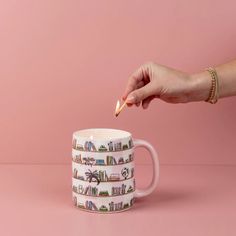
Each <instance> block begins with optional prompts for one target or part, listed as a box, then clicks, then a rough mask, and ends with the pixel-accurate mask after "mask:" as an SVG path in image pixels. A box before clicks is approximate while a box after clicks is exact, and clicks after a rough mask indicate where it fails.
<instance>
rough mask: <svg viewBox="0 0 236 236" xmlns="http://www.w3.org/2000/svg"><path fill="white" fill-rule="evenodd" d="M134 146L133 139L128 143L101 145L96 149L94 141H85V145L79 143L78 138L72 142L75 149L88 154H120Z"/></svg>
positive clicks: (111, 142) (112, 142)
mask: <svg viewBox="0 0 236 236" xmlns="http://www.w3.org/2000/svg"><path fill="white" fill-rule="evenodd" d="M133 146H134V144H133V140H132V139H131V138H130V139H129V140H128V143H122V142H120V141H118V142H115V141H110V142H108V143H106V144H105V143H104V144H101V145H100V146H98V147H96V145H95V144H94V143H93V142H92V140H89V141H85V142H84V144H81V143H79V142H78V140H77V139H76V138H73V140H72V148H73V149H75V150H79V151H86V152H120V151H124V150H128V149H131V148H133Z"/></svg>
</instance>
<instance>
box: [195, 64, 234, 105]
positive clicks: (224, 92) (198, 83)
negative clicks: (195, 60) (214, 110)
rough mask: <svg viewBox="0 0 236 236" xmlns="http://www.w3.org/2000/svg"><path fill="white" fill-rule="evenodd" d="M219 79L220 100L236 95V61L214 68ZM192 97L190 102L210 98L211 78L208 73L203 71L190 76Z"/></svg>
mask: <svg viewBox="0 0 236 236" xmlns="http://www.w3.org/2000/svg"><path fill="white" fill-rule="evenodd" d="M214 68H215V70H216V72H217V74H218V79H219V98H223V97H230V96H235V95H236V60H234V61H231V62H229V63H226V64H223V65H219V66H216V67H214ZM190 78H191V83H192V87H191V93H190V94H191V97H190V101H204V100H206V99H207V98H208V96H209V91H210V88H211V76H210V74H209V72H208V71H203V72H200V73H196V74H193V75H191V76H190Z"/></svg>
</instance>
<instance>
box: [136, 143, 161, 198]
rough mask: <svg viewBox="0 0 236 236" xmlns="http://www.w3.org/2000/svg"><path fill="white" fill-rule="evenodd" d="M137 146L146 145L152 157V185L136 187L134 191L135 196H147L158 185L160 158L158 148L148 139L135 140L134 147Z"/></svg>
mask: <svg viewBox="0 0 236 236" xmlns="http://www.w3.org/2000/svg"><path fill="white" fill-rule="evenodd" d="M137 147H144V148H145V149H147V150H148V152H149V153H150V155H151V158H152V168H153V176H152V181H151V183H150V185H149V186H148V187H147V188H146V189H136V190H135V193H134V197H136V198H140V197H145V196H147V195H149V194H151V193H152V192H153V191H154V190H155V189H156V187H157V184H158V181H159V159H158V155H157V152H156V150H155V149H154V147H153V146H152V145H151V144H150V143H148V142H147V141H144V140H141V139H135V140H134V149H136V148H137Z"/></svg>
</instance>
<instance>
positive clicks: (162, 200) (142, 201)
mask: <svg viewBox="0 0 236 236" xmlns="http://www.w3.org/2000/svg"><path fill="white" fill-rule="evenodd" d="M197 199H198V193H197V192H191V191H186V190H181V189H179V190H176V189H174V190H171V189H168V190H165V189H160V190H159V191H156V192H154V193H152V194H151V195H150V196H147V197H145V198H138V199H136V200H135V205H134V207H133V210H140V209H145V210H155V209H157V208H158V209H160V208H169V207H173V206H174V205H181V204H187V203H188V202H194V201H196V200H197Z"/></svg>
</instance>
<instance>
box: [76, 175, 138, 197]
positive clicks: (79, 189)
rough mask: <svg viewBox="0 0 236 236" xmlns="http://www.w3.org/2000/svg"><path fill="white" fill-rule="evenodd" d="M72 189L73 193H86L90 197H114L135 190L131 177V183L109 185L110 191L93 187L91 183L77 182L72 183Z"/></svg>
mask: <svg viewBox="0 0 236 236" xmlns="http://www.w3.org/2000/svg"><path fill="white" fill-rule="evenodd" d="M72 190H73V192H74V193H77V194H80V195H86V196H90V197H115V196H121V195H126V194H129V193H132V192H134V191H135V180H134V179H133V184H132V185H129V186H127V185H126V184H124V183H123V184H122V185H120V186H113V187H111V191H110V192H109V191H108V190H107V189H106V190H100V189H99V188H98V187H93V186H91V185H88V186H86V187H85V186H83V185H81V184H79V185H78V186H75V185H73V186H72Z"/></svg>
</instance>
